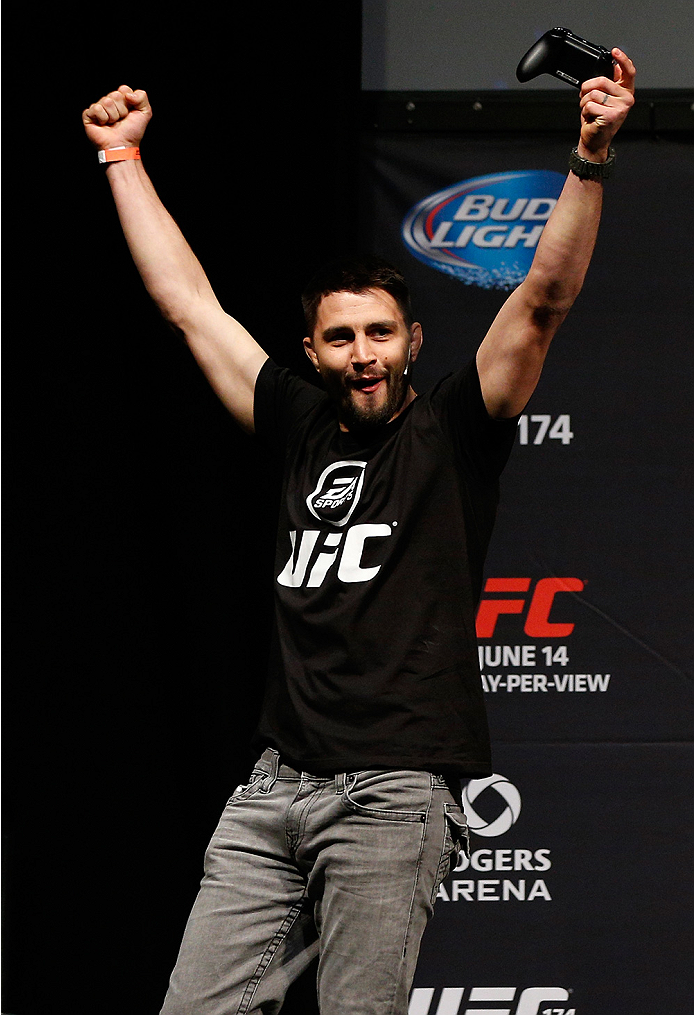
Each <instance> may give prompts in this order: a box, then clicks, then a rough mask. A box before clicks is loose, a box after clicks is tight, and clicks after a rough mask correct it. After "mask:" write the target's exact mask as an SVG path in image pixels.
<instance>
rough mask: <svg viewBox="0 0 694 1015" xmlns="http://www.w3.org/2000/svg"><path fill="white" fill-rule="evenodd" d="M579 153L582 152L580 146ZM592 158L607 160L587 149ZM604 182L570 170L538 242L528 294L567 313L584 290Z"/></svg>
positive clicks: (598, 219)
mask: <svg viewBox="0 0 694 1015" xmlns="http://www.w3.org/2000/svg"><path fill="white" fill-rule="evenodd" d="M579 154H582V152H581V147H580V146H579ZM583 157H584V158H589V160H590V161H593V162H598V161H604V159H601V158H599V157H597V156H596V155H594V154H589V153H585V154H583ZM602 196H603V183H602V181H601V180H581V179H579V178H578V177H577V176H575V175H574V174H573V173H569V175H568V177H567V179H566V183H565V184H564V188H563V190H562V192H561V195H560V197H559V199H558V201H557V204H556V206H555V208H554V210H553V211H552V214H551V215H550V217H549V220H548V221H547V225H546V226H545V228H544V230H543V232H542V236H541V237H540V242H539V243H538V246H537V250H536V252H535V257H534V258H533V263H532V266H531V268H530V271H529V272H528V276H527V278H526V281H525V282H524V288H525V290H526V293H527V296H528V298H529V299H530V300H531V301H532V302H534V303H537V304H538V305H539V306H546V307H547V308H548V310H550V311H555V312H556V313H565V312H566V311H568V310H569V308H570V307H571V305H572V304H573V302H574V300H575V299H576V297H577V296H578V294H579V292H580V291H581V287H582V285H583V281H584V279H585V276H586V272H587V270H588V265H589V264H590V260H591V257H592V255H593V249H594V247H595V241H596V238H597V234H598V226H599V224H600V215H601V212H602Z"/></svg>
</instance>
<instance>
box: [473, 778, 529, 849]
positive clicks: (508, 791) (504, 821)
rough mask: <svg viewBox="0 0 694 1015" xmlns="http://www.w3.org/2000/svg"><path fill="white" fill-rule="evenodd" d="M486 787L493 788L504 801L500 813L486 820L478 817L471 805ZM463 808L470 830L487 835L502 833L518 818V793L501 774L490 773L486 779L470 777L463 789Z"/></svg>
mask: <svg viewBox="0 0 694 1015" xmlns="http://www.w3.org/2000/svg"><path fill="white" fill-rule="evenodd" d="M487 789H493V790H494V791H495V792H496V793H498V794H499V796H500V797H501V799H502V800H503V802H504V808H503V810H502V811H501V814H499V816H498V817H497V818H494V820H493V821H486V820H485V819H484V818H482V817H480V815H479V814H478V813H477V811H476V810H475V809H474V807H473V806H472V805H473V803H474V802H475V800H476V799H477V797H478V796H480V794H481V793H484V791H485V790H487ZM463 809H464V810H465V813H466V815H467V821H468V825H469V827H470V831H471V832H476V833H477V835H487V836H493V835H503V834H504V832H508V830H509V828H511V826H512V825H514V824H515V823H516V821H517V820H518V815H519V814H520V812H521V798H520V793H519V792H518V790H517V789H516V787H515V786H514V785H513V783H512V782H509V781H508V779H505V778H504V776H503V775H490V776H489V777H488V778H487V779H471V780H470V782H469V783H468V784H467V786H466V787H465V788H464V789H463Z"/></svg>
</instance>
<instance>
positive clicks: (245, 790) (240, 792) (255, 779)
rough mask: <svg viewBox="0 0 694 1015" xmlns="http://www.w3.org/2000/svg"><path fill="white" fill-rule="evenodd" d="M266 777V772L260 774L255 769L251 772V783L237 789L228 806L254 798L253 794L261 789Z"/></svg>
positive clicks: (243, 784) (242, 784)
mask: <svg viewBox="0 0 694 1015" xmlns="http://www.w3.org/2000/svg"><path fill="white" fill-rule="evenodd" d="M266 775H267V773H266V772H259V771H257V770H256V769H254V770H253V771H252V772H251V777H250V779H249V781H248V782H247V783H241V785H240V786H237V787H236V789H235V790H234V792H233V793H232V794H231V796H230V797H229V799H228V801H227V806H228V805H229V804H235V803H237V802H238V801H239V800H247V799H248V797H250V796H253V794H254V793H256V792H257V791H258V790H259V789H260V788H261V785H262V781H263V778H264V777H265V776H266Z"/></svg>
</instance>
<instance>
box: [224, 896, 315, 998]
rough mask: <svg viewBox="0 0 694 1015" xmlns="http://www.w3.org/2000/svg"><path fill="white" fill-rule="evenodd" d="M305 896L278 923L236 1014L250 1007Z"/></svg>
mask: <svg viewBox="0 0 694 1015" xmlns="http://www.w3.org/2000/svg"><path fill="white" fill-rule="evenodd" d="M305 898H306V896H305V894H304V897H303V898H302V899H301V901H300V902H297V903H296V904H295V905H294V906H292V908H291V909H290V910H289V912H288V913H287V915H286V916H285V918H284V920H283V921H282V924H281V925H280V928H279V930H278V931H277V933H276V934H275V936H274V937H273V939H272V941H271V942H270V944H269V945H268V946H267V948H266V949H265V951H264V953H263V955H262V958H261V959H260V962H259V963H258V966H257V968H256V971H255V973H254V974H253V976H252V977H251V978H250V980H249V981H248V984H247V986H246V989H245V991H244V992H243V997H242V998H241V1003H240V1004H239V1007H238V1009H237V1015H244V1013H245V1012H247V1011H248V1009H249V1008H250V1005H251V1002H252V1001H253V997H254V995H255V992H256V990H257V989H258V987H259V986H260V981H261V980H262V978H263V975H264V974H265V971H266V970H267V968H268V966H269V965H270V963H271V962H272V960H273V958H274V956H275V953H276V951H277V949H278V948H279V946H280V944H281V943H282V941H284V939H285V938H286V936H287V934H288V933H289V931H290V930H291V929H292V926H293V924H294V923H295V922H296V920H297V919H298V918H299V915H300V914H301V910H302V908H303V905H304V901H305Z"/></svg>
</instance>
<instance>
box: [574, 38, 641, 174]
mask: <svg viewBox="0 0 694 1015" xmlns="http://www.w3.org/2000/svg"><path fill="white" fill-rule="evenodd" d="M612 56H613V57H614V59H615V60H616V61H617V62H616V64H615V68H614V81H610V79H609V78H606V77H599V78H591V79H590V80H589V81H584V82H583V84H582V85H581V143H580V144H579V147H578V153H579V155H582V156H583V158H591V156H596V155H597V156H599V157H602V158H607V149H608V148H609V146H610V144H611V143H612V138H613V137H614V136H615V134H616V133H617V131H618V130H619V128H620V127H621V126H622V124H623V123H624V120H625V118H626V115H627V113H628V112H629V110H630V109H631V107H632V106H633V105H634V78H635V77H636V68H635V67H634V65H633V63H632V62H631V60H630V59H629V57H628V56H627V55H626V53H623V52H622V51H621V49H613V50H612ZM581 149H583V151H581ZM593 161H595V160H594V159H593Z"/></svg>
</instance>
